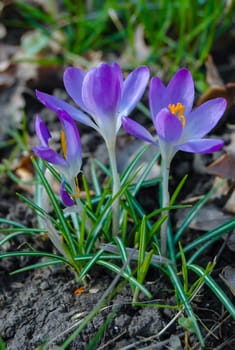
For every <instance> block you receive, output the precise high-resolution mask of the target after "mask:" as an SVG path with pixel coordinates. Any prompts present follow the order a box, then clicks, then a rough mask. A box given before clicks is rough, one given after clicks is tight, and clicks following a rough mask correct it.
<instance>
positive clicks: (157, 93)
mask: <svg viewBox="0 0 235 350" xmlns="http://www.w3.org/2000/svg"><path fill="white" fill-rule="evenodd" d="M193 101H194V84H193V79H192V75H191V73H190V72H189V71H188V70H187V69H184V68H183V69H181V70H179V71H178V72H177V73H176V74H175V75H174V77H173V78H172V79H171V81H170V83H169V84H168V85H167V86H165V85H164V84H163V83H162V81H161V80H160V79H159V78H157V77H154V78H152V80H151V83H150V90H149V104H150V110H151V115H152V119H153V124H154V126H155V129H156V132H157V135H158V139H159V142H156V141H155V139H154V138H153V137H152V135H151V134H150V133H149V131H148V130H146V129H145V128H144V127H143V126H141V125H140V124H138V123H136V122H135V121H133V120H131V119H129V118H127V117H124V118H123V119H122V125H123V127H124V128H125V129H126V130H127V132H129V133H130V134H131V135H133V136H135V137H137V138H140V139H143V140H145V141H147V142H149V143H152V144H154V145H156V146H159V148H160V152H161V156H162V164H161V173H162V207H167V206H169V191H168V181H169V169H170V163H171V160H172V158H173V156H174V155H175V153H176V152H177V151H178V150H181V151H185V152H193V153H211V152H215V151H217V150H219V149H220V148H221V147H222V146H223V141H222V140H219V139H207V138H204V136H205V135H206V134H207V133H208V132H209V131H211V129H213V127H214V126H215V125H216V124H217V123H218V121H219V120H220V118H221V117H222V115H223V113H224V111H225V108H226V101H225V99H223V98H215V99H213V100H210V101H208V102H205V103H204V104H202V105H200V106H199V107H197V108H195V109H193V110H192V106H193ZM167 225H168V220H167V219H166V220H165V221H164V222H163V224H162V226H161V235H160V238H161V254H162V255H163V256H165V255H166V254H167Z"/></svg>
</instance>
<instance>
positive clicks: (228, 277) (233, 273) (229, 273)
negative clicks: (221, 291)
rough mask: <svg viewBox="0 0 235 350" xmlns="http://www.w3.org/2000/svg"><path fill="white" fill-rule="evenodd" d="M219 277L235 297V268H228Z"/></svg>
mask: <svg viewBox="0 0 235 350" xmlns="http://www.w3.org/2000/svg"><path fill="white" fill-rule="evenodd" d="M219 276H220V278H221V279H222V281H223V282H224V283H225V284H226V286H227V287H228V288H229V289H230V291H231V292H232V294H233V295H234V296H235V267H232V266H226V267H225V268H224V269H223V271H222V273H221V274H220V275H219Z"/></svg>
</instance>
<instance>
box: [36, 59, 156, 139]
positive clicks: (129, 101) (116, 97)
mask: <svg viewBox="0 0 235 350" xmlns="http://www.w3.org/2000/svg"><path fill="white" fill-rule="evenodd" d="M148 79H149V69H148V68H147V67H145V66H142V67H138V68H136V69H135V70H134V71H133V72H132V73H130V74H129V75H128V76H127V78H126V79H125V80H123V75H122V71H121V68H120V66H119V65H118V64H117V63H113V64H112V65H109V64H107V63H101V64H100V65H99V66H98V67H96V68H93V69H91V70H90V71H88V72H87V73H86V72H84V71H83V70H81V69H79V68H75V67H69V68H67V69H66V70H65V73H64V86H65V89H66V91H67V93H68V94H69V95H70V97H71V98H72V99H73V100H74V102H75V103H76V104H77V105H78V107H79V108H80V109H77V108H75V107H73V106H71V105H70V104H69V103H67V102H64V101H62V100H60V99H58V98H57V97H55V96H51V95H48V94H46V93H43V92H40V91H36V95H37V98H38V99H39V101H40V102H41V103H43V104H44V105H45V106H46V107H47V108H49V109H51V110H53V111H55V112H57V110H58V109H63V110H64V111H66V112H67V113H69V115H70V116H71V117H72V118H73V119H75V120H77V121H79V122H81V123H83V124H85V125H88V126H91V127H93V128H94V129H96V130H97V131H98V132H99V133H100V134H101V135H102V136H103V138H104V139H105V141H106V142H108V143H110V142H113V139H115V136H116V134H117V132H118V130H119V129H120V126H121V118H122V117H123V116H127V115H129V114H130V112H131V111H132V110H133V109H134V107H135V106H136V104H137V103H138V102H139V100H140V99H141V97H142V95H143V93H144V90H145V88H146V85H147V83H148ZM81 110H82V111H83V112H82V111H81Z"/></svg>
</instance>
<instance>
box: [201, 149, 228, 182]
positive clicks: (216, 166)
mask: <svg viewBox="0 0 235 350" xmlns="http://www.w3.org/2000/svg"><path fill="white" fill-rule="evenodd" d="M207 173H208V174H212V175H217V176H220V177H222V178H225V179H231V180H235V155H232V154H228V153H227V154H224V155H222V156H221V157H219V158H218V159H216V160H215V161H214V162H213V163H211V164H210V165H209V166H208V167H207Z"/></svg>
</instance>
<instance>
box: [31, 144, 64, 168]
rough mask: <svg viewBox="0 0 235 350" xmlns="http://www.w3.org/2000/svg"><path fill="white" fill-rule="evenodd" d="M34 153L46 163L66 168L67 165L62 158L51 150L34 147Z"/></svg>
mask: <svg viewBox="0 0 235 350" xmlns="http://www.w3.org/2000/svg"><path fill="white" fill-rule="evenodd" d="M33 151H34V153H35V154H36V155H37V156H38V157H39V158H42V159H43V160H45V161H46V162H48V163H51V164H53V165H56V166H58V167H62V168H64V167H65V168H67V167H68V163H67V162H66V160H65V159H64V158H62V157H61V156H60V155H59V154H58V153H57V152H55V151H54V150H53V149H51V148H49V147H48V148H47V147H40V146H35V147H33Z"/></svg>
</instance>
